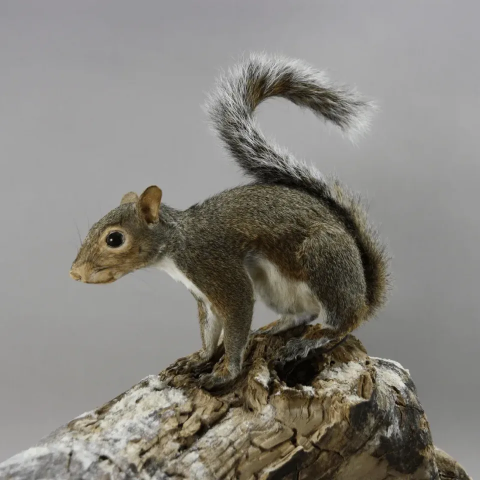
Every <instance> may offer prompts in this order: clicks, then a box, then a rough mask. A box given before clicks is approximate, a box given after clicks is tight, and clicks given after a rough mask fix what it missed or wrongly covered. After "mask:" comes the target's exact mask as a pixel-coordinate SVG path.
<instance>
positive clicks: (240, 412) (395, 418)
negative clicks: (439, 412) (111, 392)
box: [0, 326, 469, 480]
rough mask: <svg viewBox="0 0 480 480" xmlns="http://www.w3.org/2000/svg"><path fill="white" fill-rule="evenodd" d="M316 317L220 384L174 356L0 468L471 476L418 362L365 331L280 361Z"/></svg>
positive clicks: (40, 475) (261, 347)
mask: <svg viewBox="0 0 480 480" xmlns="http://www.w3.org/2000/svg"><path fill="white" fill-rule="evenodd" d="M316 328H318V327H317V326H310V327H306V328H303V329H302V328H300V329H296V331H293V332H289V333H285V334H283V335H278V336H272V337H268V336H261V335H257V336H255V337H254V338H253V339H252V341H251V345H250V348H249V352H248V355H247V359H246V362H245V368H244V373H243V375H242V377H241V378H240V379H239V380H238V381H237V382H236V383H235V384H234V385H232V386H231V387H230V388H229V389H227V390H225V391H223V392H218V393H216V394H211V393H208V392H206V391H204V390H201V389H199V388H197V386H196V378H195V376H194V375H193V374H188V373H184V372H182V367H181V366H182V365H183V366H184V365H185V364H188V360H187V361H185V360H184V361H183V362H178V363H175V364H173V365H172V366H171V367H169V368H168V369H167V370H165V371H163V372H162V373H161V374H160V375H151V376H149V377H147V378H145V379H144V380H142V381H141V382H140V383H138V384H137V385H136V386H134V387H133V388H131V389H130V390H128V391H127V392H125V393H123V394H121V395H119V396H118V397H116V398H115V399H113V400H111V401H110V402H108V403H107V404H105V405H104V406H102V407H100V408H98V409H96V410H94V411H91V412H88V413H85V414H83V415H81V416H79V417H77V418H76V419H74V420H72V421H71V422H70V423H69V424H67V425H65V426H63V427H61V428H59V429H58V430H56V431H55V432H53V433H52V434H50V435H49V436H48V437H46V438H45V439H43V440H42V441H41V442H40V443H39V444H38V445H37V446H36V447H33V448H31V449H29V450H26V451H24V452H22V453H20V454H18V455H16V456H14V457H12V458H11V459H9V460H7V461H6V462H4V463H3V464H0V478H1V479H7V478H8V479H12V480H14V479H15V480H17V479H31V478H36V479H54V478H55V479H63V478H72V479H137V478H138V479H212V480H219V479H241V480H243V479H245V480H247V479H263V480H267V479H268V480H274V479H275V480H277V479H278V480H280V479H286V480H288V479H290V480H293V479H316V480H317V479H318V480H320V479H325V480H336V479H342V480H359V479H360V480H361V479H365V480H383V479H394V478H395V479H397V478H398V479H418V480H420V479H429V480H431V479H444V480H446V479H449V480H451V479H458V480H460V479H462V480H463V479H468V478H469V477H468V475H467V474H466V473H465V471H464V470H463V468H462V467H461V466H460V465H459V464H458V463H457V462H456V461H455V460H453V459H452V458H451V457H450V456H448V455H447V454H446V453H445V452H443V451H441V450H439V449H437V448H435V447H434V445H433V443H432V438H431V433H430V428H429V425H428V422H427V419H426V416H425V413H424V411H423V409H422V407H421V405H420V402H419V400H418V398H417V395H416V390H415V386H414V384H413V382H412V380H411V378H410V376H409V373H408V371H407V370H405V369H404V368H403V367H402V366H401V365H399V364H398V363H396V362H394V361H391V360H382V359H379V358H374V357H369V356H368V355H367V353H366V351H365V349H364V347H363V346H362V344H361V343H360V342H359V341H358V340H357V339H356V338H355V337H353V336H350V337H348V338H347V339H346V340H345V341H344V342H343V343H342V344H340V345H339V346H337V347H336V348H335V349H334V350H332V351H331V352H329V353H326V354H323V355H317V356H313V357H311V358H309V359H307V360H305V361H304V362H302V363H300V364H298V365H296V366H293V365H291V364H290V365H288V364H287V365H285V367H284V368H283V370H280V371H277V370H276V369H275V368H274V366H273V365H272V360H273V359H274V357H275V353H276V352H278V351H279V348H280V347H281V346H283V345H284V344H285V342H286V340H287V339H288V338H289V337H290V336H291V335H292V334H296V335H299V334H302V333H305V332H306V331H308V332H309V333H310V334H311V333H312V329H316ZM207 367H208V366H207ZM217 367H221V362H220V364H218V365H217ZM210 368H211V366H210Z"/></svg>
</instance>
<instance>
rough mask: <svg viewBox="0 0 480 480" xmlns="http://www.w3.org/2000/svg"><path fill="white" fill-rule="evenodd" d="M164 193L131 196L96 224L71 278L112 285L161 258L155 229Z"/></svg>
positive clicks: (152, 190)
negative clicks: (158, 257)
mask: <svg viewBox="0 0 480 480" xmlns="http://www.w3.org/2000/svg"><path fill="white" fill-rule="evenodd" d="M161 199H162V191H161V190H160V189H159V188H158V187H157V186H151V187H148V188H147V189H146V190H145V191H144V192H143V193H142V194H141V195H140V197H139V196H138V195H137V194H136V193H134V192H129V193H127V194H125V195H124V196H123V197H122V200H121V202H120V205H119V206H118V207H117V208H114V209H113V210H111V211H110V212H109V213H107V214H106V215H105V216H104V217H103V218H102V219H100V220H99V221H98V222H97V223H95V224H94V225H93V226H92V228H91V229H90V231H89V232H88V234H87V236H86V237H85V240H84V241H83V243H82V245H81V247H80V250H79V251H78V255H77V258H75V261H74V262H73V264H72V268H71V270H70V277H71V278H73V279H74V280H77V281H81V282H84V283H112V282H114V281H115V280H118V279H119V278H120V277H123V276H124V275H126V274H127V273H130V272H133V271H134V270H138V269H139V268H143V267H146V266H148V265H150V264H151V263H152V262H154V261H155V259H156V257H157V255H158V241H156V236H157V233H156V229H155V227H156V225H158V223H159V221H160V218H159V214H160V201H161Z"/></svg>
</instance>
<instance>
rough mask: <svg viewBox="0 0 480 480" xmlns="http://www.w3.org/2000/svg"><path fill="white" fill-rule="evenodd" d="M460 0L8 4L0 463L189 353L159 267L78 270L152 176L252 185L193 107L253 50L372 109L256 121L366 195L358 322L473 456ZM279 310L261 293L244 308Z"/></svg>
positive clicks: (207, 186) (187, 306) (184, 194)
mask: <svg viewBox="0 0 480 480" xmlns="http://www.w3.org/2000/svg"><path fill="white" fill-rule="evenodd" d="M479 15H480V7H479V6H478V2H474V1H473V0H471V1H463V2H453V1H439V0H431V1H426V0H425V1H419V0H415V1H413V0H412V1H406V0H403V1H390V2H385V1H381V0H378V1H367V0H362V1H355V0H352V1H333V0H332V1H318V0H317V1H313V0H312V1H298V0H295V1H293V0H292V1H286V0H283V1H278V0H268V1H266V0H264V1H258V0H257V1H254V0H249V1H245V0H243V1H241V2H240V1H236V2H234V1H225V0H222V1H220V0H216V1H206V0H202V1H193V0H192V1H178V2H173V1H170V2H167V1H163V2H160V1H158V0H155V1H154V0H151V1H136V2H131V1H126V0H121V1H120V0H115V1H113V0H110V1H103V2H98V1H93V0H82V1H76V2H65V1H61V0H57V1H50V0H44V1H42V2H36V1H33V0H31V1H23V2H18V1H15V0H11V1H5V0H1V1H0V68H1V71H0V152H1V156H0V158H1V173H0V202H1V203H0V205H1V235H0V262H1V263H0V265H1V268H0V301H1V329H0V432H1V435H0V460H4V459H6V458H7V457H9V456H11V455H13V454H14V453H16V452H18V451H20V450H22V449H25V448H27V447H29V446H31V445H32V444H34V443H35V442H36V441H37V440H38V439H39V438H41V437H42V436H44V435H46V434H48V433H49V432H50V431H52V430H53V429H55V428H56V427H58V426H60V425H61V424H63V423H65V422H67V421H69V420H71V419H72V418H73V417H75V416H77V415H79V414H81V413H83V412H85V411H87V410H90V409H92V408H94V407H97V406H100V405H101V404H103V403H104V402H106V401H108V400H110V399H111V398H113V397H114V396H116V395H117V394H119V393H121V392H123V391H124V390H126V389H128V388H129V387H130V386H132V385H134V384H135V383H137V382H138V381H139V380H141V379H142V378H144V377H145V376H147V375H148V374H152V373H157V372H159V371H160V370H162V369H163V368H165V367H166V366H167V365H169V364H170V363H171V362H173V361H174V360H175V359H177V358H178V357H180V356H184V355H187V354H188V353H190V352H193V351H194V350H197V349H198V348H200V333H199V327H198V323H197V318H196V303H195V301H194V299H193V297H192V296H191V295H190V294H189V293H188V291H187V290H186V289H185V288H184V287H183V286H182V285H180V284H177V283H175V282H174V281H173V280H172V279H170V278H169V277H168V276H167V275H166V274H165V273H161V272H158V271H156V270H151V271H143V272H137V273H134V274H132V275H129V276H127V277H125V278H123V279H121V280H120V281H118V282H116V283H113V284H110V285H84V284H80V283H77V282H74V281H73V280H71V279H70V278H69V275H68V272H69V269H70V265H71V263H72V261H73V259H74V257H75V254H76V250H77V247H78V246H79V238H78V234H77V226H78V228H79V230H80V232H81V235H82V237H83V236H84V235H85V234H86V233H87V231H88V227H89V225H91V224H92V223H93V222H95V221H96V220H98V219H99V218H100V217H101V216H103V215H104V214H105V213H107V212H108V211H109V210H110V209H112V208H114V207H116V206H117V205H118V204H119V202H120V199H121V197H122V195H123V194H124V193H126V192H128V191H130V190H134V191H137V192H138V193H141V191H142V190H143V189H144V188H146V187H147V186H149V185H151V184H157V185H159V186H160V187H161V188H162V189H163V193H164V197H163V200H164V201H165V202H166V203H167V204H170V205H172V206H174V207H177V208H187V207H188V206H190V205H191V204H193V203H195V202H197V201H200V200H202V199H204V198H206V197H207V196H209V195H211V194H213V193H216V192H218V191H220V190H222V189H224V188H227V187H232V186H235V185H237V184H239V183H242V182H245V181H246V180H245V179H244V178H243V177H242V176H241V174H240V173H239V171H238V168H237V167H236V166H235V165H234V164H233V162H232V160H231V159H230V158H229V157H228V155H227V154H226V153H225V152H224V150H223V149H222V148H221V147H220V144H219V142H218V141H217V140H216V139H215V138H214V136H213V135H212V134H211V133H210V132H209V130H208V126H207V121H206V117H205V114H204V113H203V111H202V109H201V105H202V104H203V102H204V99H205V95H206V93H207V92H208V91H209V90H210V89H211V88H212V86H213V82H214V79H215V77H216V76H217V74H218V73H219V71H220V69H221V68H225V67H228V66H229V65H231V64H232V63H233V62H234V61H235V60H236V59H238V58H239V56H240V55H241V54H243V53H248V52H250V51H260V50H262V51H266V52H270V53H280V54H283V55H286V56H289V57H294V58H302V59H304V60H305V61H307V62H309V63H311V64H312V65H314V66H315V67H317V68H321V69H327V71H328V72H329V74H330V76H331V77H332V78H333V79H335V80H337V81H339V82H343V83H347V84H353V85H355V86H356V87H357V88H358V89H359V90H360V91H361V92H362V93H364V94H365V95H367V96H368V97H369V98H373V99H375V100H376V101H377V102H378V104H379V105H380V111H379V112H378V113H377V114H376V116H375V119H374V122H373V125H372V128H371V131H370V133H369V134H368V136H366V137H365V138H364V139H362V140H361V141H359V142H358V144H357V146H354V145H352V144H350V143H348V142H347V141H346V140H344V139H343V138H342V137H341V135H340V134H338V133H337V132H336V131H335V129H334V128H326V127H325V125H324V124H323V123H322V122H321V121H319V120H318V119H316V118H315V117H314V116H313V114H311V113H309V112H307V111H301V110H299V109H298V108H297V107H295V106H294V105H292V104H289V103H288V102H287V101H285V100H272V101H269V102H266V103H265V104H263V105H262V106H261V107H260V109H259V112H258V118H259V122H260V125H261V126H262V128H263V130H264V132H265V133H266V134H267V135H268V136H270V137H273V138H275V139H276V140H277V142H278V143H280V144H281V145H284V146H286V147H288V148H289V149H290V150H291V151H292V152H294V153H295V154H296V155H297V156H298V157H300V158H303V159H306V160H307V161H309V162H310V161H311V162H313V163H315V164H316V165H317V167H318V168H319V169H320V170H322V171H323V172H325V173H327V174H329V173H330V174H331V173H335V174H337V175H338V176H339V177H340V178H341V179H342V180H343V182H345V183H346V184H347V185H349V186H350V187H352V188H353V189H354V190H356V191H358V192H361V193H362V194H363V195H364V196H365V197H366V198H367V199H368V201H369V203H370V215H371V218H372V219H373V221H374V222H375V224H376V225H377V226H378V228H379V229H380V231H381V234H382V237H383V238H384V239H385V240H386V241H387V243H388V246H389V250H390V252H391V253H392V255H393V257H394V259H393V264H392V267H393V279H394V289H393V291H392V293H391V297H390V302H389V304H388V306H387V307H386V308H385V309H384V310H383V311H382V312H381V313H380V314H379V315H378V317H377V318H376V319H374V320H372V321H371V322H369V323H368V324H367V325H365V326H364V327H362V328H361V329H360V330H359V331H358V335H359V337H360V338H361V340H362V341H363V342H364V343H365V346H366V347H367V349H368V351H369V353H370V355H372V356H376V357H387V358H391V359H394V360H396V361H398V362H400V363H401V364H403V366H404V367H406V368H408V369H409V370H410V372H411V375H412V377H413V380H414V382H415V383H416V385H417V389H418V394H419V396H420V400H421V402H422V404H423V406H424V408H425V410H426V413H427V417H428V419H429V422H430V425H431V429H432V432H433V438H434V442H435V444H436V445H438V446H439V447H441V448H443V449H445V450H446V451H447V452H448V453H450V454H451V455H453V456H454V457H455V458H456V459H457V460H459V461H460V462H461V463H462V464H463V465H464V466H465V468H466V469H467V471H468V472H469V473H470V474H471V475H472V476H474V477H475V475H477V474H478V473H480V460H479V457H478V445H479V442H480V436H479V433H478V432H479V430H480V421H479V416H480V414H479V406H478V404H479V393H480V382H479V368H478V366H479V361H480V353H479V348H478V345H479V342H480V327H479V322H478V320H479V319H478V313H479V307H478V305H479V264H480V262H479V260H480V258H479V251H480V250H479V248H480V247H479V245H480V222H479V215H478V212H479V210H478V206H479V205H480V193H479V192H480V188H479V181H480V159H479V153H480V145H479V133H478V132H479V127H480V120H479V111H480V63H479V57H478V54H479V53H478V49H479V45H480V29H479V27H478V18H479ZM274 319H275V314H274V313H272V312H269V311H268V310H267V309H266V308H265V307H263V306H258V308H257V309H256V314H255V320H254V325H255V326H259V325H261V324H266V323H268V322H270V321H272V320H274Z"/></svg>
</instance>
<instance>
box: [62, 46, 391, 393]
mask: <svg viewBox="0 0 480 480" xmlns="http://www.w3.org/2000/svg"><path fill="white" fill-rule="evenodd" d="M276 96H277V97H284V98H286V99H288V100H290V101H292V102H293V103H295V104H296V105H299V106H301V107H306V108H309V109H311V110H312V111H313V112H314V113H316V114H317V115H319V116H321V117H323V118H325V119H326V120H329V121H331V122H333V123H334V124H336V125H337V126H339V127H340V128H341V129H342V130H343V131H344V132H346V133H348V134H356V133H358V132H362V131H363V130H365V129H366V127H367V126H368V122H369V117H370V114H371V112H372V110H373V105H372V104H371V103H370V102H367V101H365V100H363V99H362V98H361V97H360V96H359V95H358V94H356V93H355V92H354V91H353V90H351V89H348V88H346V87H339V86H335V85H334V84H332V83H331V82H330V81H329V80H328V79H327V78H326V76H325V75H324V74H323V73H322V72H317V71H315V70H314V69H312V68H311V67H309V66H308V65H305V64H303V63H301V62H299V61H294V60H289V59H285V58H281V57H268V56H265V55H252V56H250V57H249V58H248V59H247V60H246V61H244V62H242V63H241V64H239V65H238V66H236V67H235V68H233V69H231V70H230V71H228V72H227V73H226V74H225V75H224V76H222V77H221V78H220V79H219V80H218V82H217V87H216V89H215V91H214V92H213V93H212V94H211V95H210V97H209V99H208V102H207V104H206V110H207V113H208V114H209V116H210V119H211V122H212V126H213V128H214V129H215V131H216V132H217V133H218V135H219V137H220V139H221V140H222V141H223V143H224V144H225V145H226V147H227V149H228V151H229V152H230V153H231V155H232V156H233V158H234V159H235V160H236V162H237V163H238V164H239V165H240V167H241V168H242V170H243V171H244V172H245V174H247V175H248V176H250V177H251V178H252V179H253V182H252V183H250V184H249V185H245V186H241V187H236V188H232V189H229V190H225V191H223V192H221V193H219V194H217V195H214V196H212V197H210V198H208V199H207V200H205V201H203V202H201V203H198V204H196V205H193V206H192V207H190V208H188V209H186V210H183V211H180V210H177V209H174V208H172V207H169V206H167V205H165V204H161V203H160V202H161V198H162V192H161V190H160V189H159V188H158V187H156V186H151V187H149V188H147V189H146V190H145V191H144V192H143V193H142V195H140V196H138V195H136V194H135V193H133V192H129V193H127V194H125V195H124V197H123V198H122V201H121V204H120V206H118V207H117V208H115V209H114V210H112V211H111V212H109V213H108V214H107V215H106V216H105V217H103V218H102V219H101V220H100V221H98V222H97V223H96V224H95V225H93V227H92V228H91V229H90V231H89V233H88V235H87V237H86V238H85V240H84V242H83V244H82V246H81V248H80V250H79V252H78V255H77V258H76V259H75V261H74V262H73V265H72V269H71V272H70V275H71V276H72V278H74V279H75V280H79V281H83V282H86V283H111V282H112V281H115V280H117V279H119V278H120V277H122V276H123V275H125V274H127V273H130V272H132V271H134V270H138V269H140V268H144V267H151V266H157V267H158V268H160V269H162V270H164V271H166V272H167V273H169V274H170V275H171V276H172V277H173V278H174V279H175V280H177V281H181V282H182V283H183V284H184V285H185V286H186V287H187V288H188V289H189V290H190V292H191V293H192V294H193V296H194V297H195V299H196V301H197V303H198V311H199V320H200V330H201V337H202V345H203V348H202V349H201V350H200V351H199V352H198V363H202V362H205V361H206V360H209V359H210V358H211V357H212V356H213V354H214V353H215V350H216V348H217V346H218V343H219V339H220V335H221V332H222V331H223V334H224V335H223V342H224V345H225V353H226V362H225V368H224V371H223V372H221V373H215V374H214V373H211V374H208V375H205V376H203V377H202V383H203V385H204V386H205V387H206V388H212V387H215V386H218V385H222V384H224V383H225V382H228V381H231V380H232V379H234V378H235V377H236V376H237V375H238V374H239V372H240V371H241V368H242V362H243V354H244V350H245V346H246V344H247V341H248V337H249V334H250V327H251V322H252V314H253V305H254V301H255V298H260V299H261V300H263V301H264V302H265V303H266V305H267V306H269V307H270V308H271V309H272V310H274V311H275V312H277V313H278V314H280V319H279V320H278V321H276V322H274V323H273V324H270V325H268V326H267V327H264V328H263V329H260V330H261V331H262V333H265V334H273V333H276V332H279V331H282V330H285V329H287V328H292V327H294V326H297V325H300V324H305V323H309V322H312V321H313V320H315V319H317V318H318V317H319V316H320V315H321V316H322V319H323V322H324V324H325V327H326V328H327V330H326V332H327V333H326V334H325V335H324V336H323V337H322V338H319V339H308V341H307V343H305V342H304V343H303V344H302V343H301V342H298V341H292V342H290V344H287V347H286V349H287V351H286V352H283V353H284V354H285V358H294V357H295V356H297V355H305V354H306V353H307V352H308V350H309V349H311V348H318V347H322V346H325V345H326V344H327V343H330V342H334V341H337V340H339V339H341V338H342V337H344V336H345V335H346V334H348V333H349V332H351V331H352V330H353V329H355V328H356V327H357V326H358V325H359V324H360V323H362V322H364V321H365V320H367V319H368V318H370V317H372V316H373V315H374V314H375V313H376V312H377V311H378V309H379V308H380V307H382V306H383V305H384V303H385V301H386V292H387V286H388V281H387V280H388V258H387V256H386V253H385V249H384V247H383V245H382V244H381V242H380V241H379V240H378V237H377V234H376V232H375V230H374V229H373V228H372V227H371V225H370V224H369V223H368V221H367V217H366V213H365V210H364V209H363V208H362V205H361V202H360V201H359V199H358V198H357V196H355V195H353V194H351V193H350V192H349V191H348V190H347V189H346V188H345V187H343V186H341V184H340V183H339V182H338V181H337V180H330V181H329V180H327V179H325V178H324V177H323V175H321V174H320V173H319V172H318V171H316V170H315V169H314V168H312V167H309V166H307V165H306V164H304V163H302V162H299V161H298V160H296V159H294V157H293V156H292V155H291V154H290V153H288V152H287V151H285V150H283V149H280V148H279V147H277V146H276V145H274V144H272V143H271V142H269V141H268V140H267V139H265V137H264V136H263V135H262V133H261V132H260V130H259V129H258V127H257V126H256V124H255V121H254V118H253V113H254V110H255V108H256V107H257V106H258V105H259V104H260V103H261V102H262V101H263V100H265V99H267V98H270V97H276ZM293 340H295V339H293Z"/></svg>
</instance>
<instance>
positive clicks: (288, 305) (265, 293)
mask: <svg viewBox="0 0 480 480" xmlns="http://www.w3.org/2000/svg"><path fill="white" fill-rule="evenodd" d="M245 263H246V268H247V272H248V274H249V276H250V278H251V279H252V282H253V286H254V290H255V294H256V295H257V296H258V297H260V298H261V299H262V300H263V302H265V304H266V305H267V306H268V307H270V308H271V309H272V310H274V311H275V312H277V313H280V314H293V315H295V314H298V315H301V314H313V315H319V314H320V312H321V310H322V306H321V304H320V302H319V301H318V299H317V298H316V297H315V295H314V294H313V292H312V291H311V289H310V287H309V286H308V285H307V284H306V283H305V282H300V281H296V280H291V279H289V278H287V277H285V276H284V275H282V273H281V272H280V271H279V269H278V267H277V266H276V265H275V264H274V263H272V262H270V261H269V260H267V259H266V258H263V257H260V256H256V255H255V256H250V257H248V258H247V260H246V262H245Z"/></svg>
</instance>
